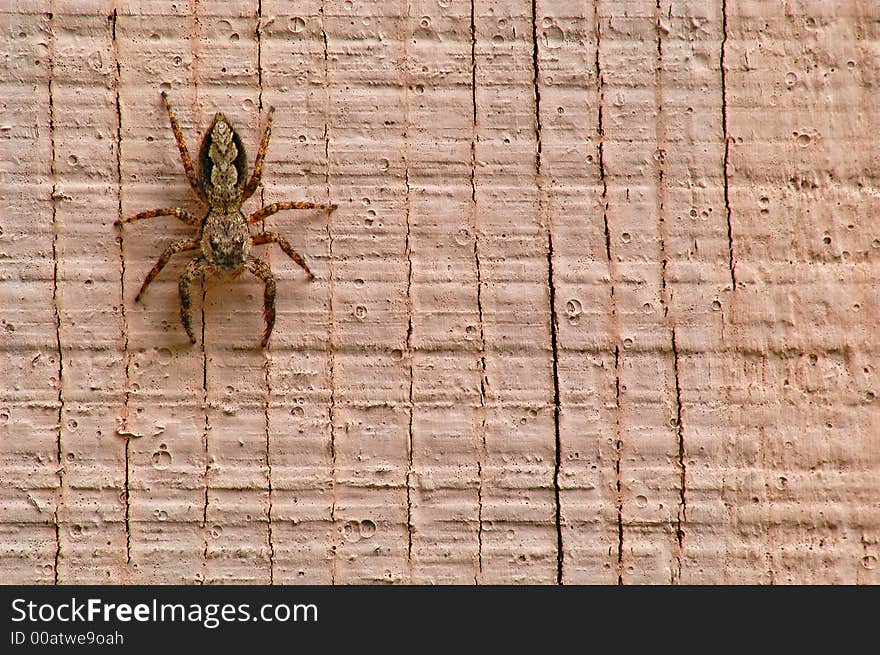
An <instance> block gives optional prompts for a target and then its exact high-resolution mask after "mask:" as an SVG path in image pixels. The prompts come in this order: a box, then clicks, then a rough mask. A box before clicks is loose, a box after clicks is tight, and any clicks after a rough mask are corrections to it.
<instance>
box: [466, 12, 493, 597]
mask: <svg viewBox="0 0 880 655" xmlns="http://www.w3.org/2000/svg"><path fill="white" fill-rule="evenodd" d="M476 18H477V17H476V0H471V111H472V115H471V179H470V182H471V207H470V209H471V211H470V216H469V219H470V220H469V221H468V223H469V225H468V227H469V229H470V232H471V234H472V235H473V247H474V268H475V270H476V276H477V318H478V320H479V336H480V413H479V431H478V435H477V436H478V456H477V575H476V576H474V583H475V584H480V583H481V582H482V576H483V467H484V466H485V465H486V458H487V456H488V454H487V446H486V387H487V379H486V335H485V332H484V326H483V278H482V275H483V274H482V271H481V269H480V228H479V224H478V222H477V21H476Z"/></svg>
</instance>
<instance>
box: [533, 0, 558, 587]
mask: <svg viewBox="0 0 880 655" xmlns="http://www.w3.org/2000/svg"><path fill="white" fill-rule="evenodd" d="M540 74H541V69H540V61H539V52H538V8H537V0H532V75H533V78H532V85H533V88H534V94H535V182H536V184H537V187H538V215H539V216H540V217H541V218H542V219H544V218H546V219H547V288H548V291H549V301H548V302H549V306H550V349H551V352H552V356H553V362H552V374H553V437H554V454H555V459H554V463H553V500H554V510H555V511H554V520H555V523H556V584H562V573H563V571H562V569H563V563H564V559H565V553H564V551H563V540H562V507H561V504H560V493H559V471H560V468H561V466H562V448H561V437H560V433H559V346H558V343H557V338H558V337H557V333H558V323H557V317H556V284H555V282H556V281H555V279H554V275H553V217H552V212H550V211H546V206H545V205H546V203H545V199H544V194H545V189H544V179H543V175H544V170H543V163H542V160H541V155H542V149H543V140H542V137H543V126H542V124H541V80H540ZM545 211H546V216H545Z"/></svg>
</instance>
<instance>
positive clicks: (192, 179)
mask: <svg viewBox="0 0 880 655" xmlns="http://www.w3.org/2000/svg"><path fill="white" fill-rule="evenodd" d="M162 102H164V103H165V109H167V110H168V119H169V120H170V121H171V130H172V131H173V132H174V139H175V140H176V141H177V148H178V150H180V159H181V161H183V170H185V171H186V177H187V178H188V179H189V184H190V186H191V187H192V188H193V191H195V192H196V195H197V196H198V197H199V198H200V199H201V200H202V202H204V203H206V204H207V202H208V198H207V196H206V195H205V192H204V190H203V189H202V185H201V184H199V178H198V177H197V176H196V171H195V168H193V163H192V159H191V158H190V156H189V149H187V147H186V139H185V138H184V137H183V132H182V131H181V129H180V125H178V124H177V118H176V117H175V115H174V110H173V109H172V108H171V103H170V102H169V101H168V94H167V93H165V92H164V91H162Z"/></svg>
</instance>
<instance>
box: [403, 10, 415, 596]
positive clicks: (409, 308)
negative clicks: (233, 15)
mask: <svg viewBox="0 0 880 655" xmlns="http://www.w3.org/2000/svg"><path fill="white" fill-rule="evenodd" d="M404 4H405V6H406V11H405V13H404V21H403V23H404V27H403V28H402V30H401V32H402V34H401V41H402V45H403V61H402V65H401V69H402V76H403V80H402V81H403V84H402V86H403V129H404V133H403V181H404V185H405V187H406V196H405V216H406V239H405V242H404V253H405V255H406V265H407V273H406V314H407V319H408V320H407V328H406V352H407V361H408V362H409V399H408V401H409V402H408V406H409V429H408V432H407V443H406V452H407V458H408V460H409V462H408V469H407V472H406V527H407V530H406V533H407V535H406V536H407V546H406V562H407V569H408V570H409V578H410V581H411V580H412V566H413V561H412V548H413V516H412V476H413V473H414V470H413V461H414V460H413V418H414V415H415V407H414V405H413V382H414V366H413V349H412V335H413V300H412V276H413V263H412V241H411V214H412V196H411V189H410V184H409V158H410V107H409V52H408V48H407V42H408V41H409V38H410V36H409V29H410V24H409V21H410V10H411V7H410V4H409V2H408V1H407V0H404Z"/></svg>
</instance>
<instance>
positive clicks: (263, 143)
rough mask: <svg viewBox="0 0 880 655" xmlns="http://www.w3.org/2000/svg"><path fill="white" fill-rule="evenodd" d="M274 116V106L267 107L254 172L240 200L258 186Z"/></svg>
mask: <svg viewBox="0 0 880 655" xmlns="http://www.w3.org/2000/svg"><path fill="white" fill-rule="evenodd" d="M274 116H275V107H269V121H268V122H267V123H266V129H265V130H264V131H263V138H262V139H261V140H260V149H259V150H257V158H256V159H255V160H254V172H253V174H252V175H251V179H249V180H248V181H247V184H245V185H244V191H242V194H241V201H242V202H244V201H245V200H247V199H248V198H250V197H251V196H252V195H254V191H256V190H257V187H258V186H260V178H261V177H262V175H263V161H264V160H265V159H266V151H267V150H269V137H270V136H272V118H273V117H274Z"/></svg>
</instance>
